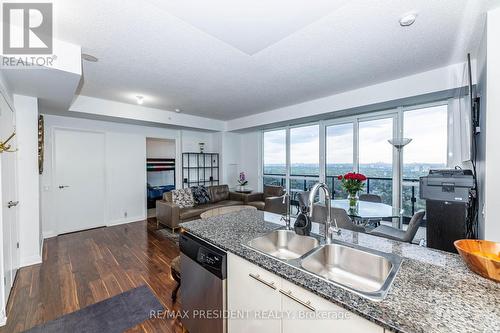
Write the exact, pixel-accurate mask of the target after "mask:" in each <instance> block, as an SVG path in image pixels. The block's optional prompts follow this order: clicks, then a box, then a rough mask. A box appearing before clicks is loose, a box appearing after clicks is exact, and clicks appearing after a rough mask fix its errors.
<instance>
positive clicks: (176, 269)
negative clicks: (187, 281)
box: [170, 256, 181, 303]
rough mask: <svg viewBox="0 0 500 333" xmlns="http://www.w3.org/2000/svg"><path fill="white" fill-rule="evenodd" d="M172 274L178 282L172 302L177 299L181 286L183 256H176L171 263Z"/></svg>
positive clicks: (173, 292)
mask: <svg viewBox="0 0 500 333" xmlns="http://www.w3.org/2000/svg"><path fill="white" fill-rule="evenodd" d="M170 275H171V276H172V279H174V280H175V281H176V282H177V286H176V287H175V288H174V291H172V302H173V303H175V301H176V300H177V292H178V291H179V288H180V286H181V256H177V257H175V258H174V259H173V260H172V262H171V263H170Z"/></svg>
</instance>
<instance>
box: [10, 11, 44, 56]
mask: <svg viewBox="0 0 500 333" xmlns="http://www.w3.org/2000/svg"><path fill="white" fill-rule="evenodd" d="M3 22H4V26H3V53H4V54H52V31H53V26H52V4H51V3H4V4H3Z"/></svg>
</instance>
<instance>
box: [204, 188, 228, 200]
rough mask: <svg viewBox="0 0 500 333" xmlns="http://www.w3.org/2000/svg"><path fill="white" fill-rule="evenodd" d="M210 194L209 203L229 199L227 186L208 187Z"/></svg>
mask: <svg viewBox="0 0 500 333" xmlns="http://www.w3.org/2000/svg"><path fill="white" fill-rule="evenodd" d="M208 190H209V193H210V202H211V203H216V202H219V201H222V200H228V199H229V186H228V185H218V186H210V187H209V188H208Z"/></svg>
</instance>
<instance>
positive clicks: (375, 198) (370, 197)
mask: <svg viewBox="0 0 500 333" xmlns="http://www.w3.org/2000/svg"><path fill="white" fill-rule="evenodd" d="M359 200H360V201H368V202H377V203H382V197H381V196H380V195H376V194H371V193H363V194H360V195H359Z"/></svg>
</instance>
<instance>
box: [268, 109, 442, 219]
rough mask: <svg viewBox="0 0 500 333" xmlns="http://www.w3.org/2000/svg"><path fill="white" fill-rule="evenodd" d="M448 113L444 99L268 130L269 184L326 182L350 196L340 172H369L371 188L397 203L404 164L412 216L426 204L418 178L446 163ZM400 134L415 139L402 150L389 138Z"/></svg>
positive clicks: (406, 204) (406, 203) (407, 210)
mask: <svg viewBox="0 0 500 333" xmlns="http://www.w3.org/2000/svg"><path fill="white" fill-rule="evenodd" d="M447 114H448V106H447V103H446V102H443V103H440V104H439V103H437V104H432V105H430V106H429V105H421V106H419V107H411V108H409V107H408V108H405V107H400V108H396V109H392V110H386V111H380V112H374V113H371V114H363V115H359V116H352V117H346V118H338V119H332V120H326V121H320V122H319V123H317V124H304V125H302V126H293V127H286V128H284V129H278V130H272V131H265V132H264V135H263V155H264V156H263V161H264V163H263V164H264V165H263V167H264V169H263V171H264V184H280V185H283V186H286V187H287V188H288V189H289V190H291V192H292V194H293V193H294V192H297V191H303V190H308V189H309V188H310V187H311V186H312V185H314V183H316V182H317V181H325V182H326V183H327V184H328V186H329V187H330V188H331V189H333V190H334V197H335V198H345V197H346V194H345V193H343V191H342V189H341V186H340V181H338V180H337V177H338V176H339V175H342V174H345V173H347V172H350V171H355V172H361V173H363V174H365V175H366V176H367V177H368V180H367V182H366V186H365V192H369V193H372V194H377V195H379V196H380V197H381V198H382V202H384V203H387V204H392V205H396V204H397V201H398V198H399V197H398V191H397V190H398V189H399V183H398V184H396V183H397V181H398V180H397V175H398V171H399V167H400V166H401V169H402V171H403V172H402V175H401V176H402V180H403V182H402V189H401V191H402V193H401V194H402V208H403V209H404V215H405V216H408V217H409V216H411V215H412V213H413V212H414V211H416V210H417V209H420V208H423V205H424V204H425V203H424V202H423V201H419V199H418V178H419V177H420V176H423V175H426V174H427V173H428V171H429V169H431V168H442V167H445V166H446V161H447V149H448V148H447V140H448V139H447V138H448V135H447V132H448V126H447ZM394 137H408V138H411V139H412V141H411V143H410V144H408V145H407V146H406V147H405V148H404V150H403V153H402V155H398V154H397V151H396V150H395V148H393V147H392V145H391V144H390V143H389V142H388V140H389V139H392V138H394Z"/></svg>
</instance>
